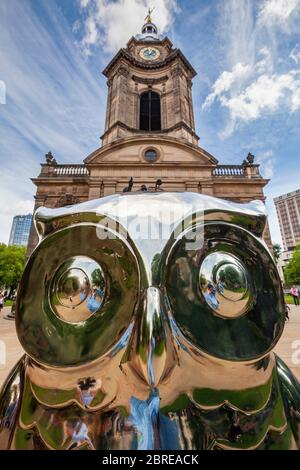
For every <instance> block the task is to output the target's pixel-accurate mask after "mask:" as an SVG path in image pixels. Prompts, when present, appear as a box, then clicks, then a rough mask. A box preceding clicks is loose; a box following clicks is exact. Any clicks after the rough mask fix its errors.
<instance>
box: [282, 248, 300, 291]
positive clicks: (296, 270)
mask: <svg viewBox="0 0 300 470" xmlns="http://www.w3.org/2000/svg"><path fill="white" fill-rule="evenodd" d="M284 277H285V282H286V284H288V285H293V284H300V245H298V246H297V247H296V248H295V250H294V253H293V256H292V259H291V261H290V262H289V264H288V265H287V266H286V268H285V270H284Z"/></svg>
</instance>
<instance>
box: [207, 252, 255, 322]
mask: <svg viewBox="0 0 300 470" xmlns="http://www.w3.org/2000/svg"><path fill="white" fill-rule="evenodd" d="M200 287H201V291H202V294H203V297H204V299H205V301H206V302H207V304H208V305H209V307H210V308H211V309H212V310H214V312H215V313H217V314H219V315H220V316H223V317H225V318H237V317H240V316H241V315H243V314H244V313H245V312H246V311H247V308H248V307H249V305H250V301H251V298H252V297H253V294H252V292H251V287H250V281H249V280H248V273H247V268H246V267H245V266H244V265H242V263H241V262H240V261H238V259H237V258H235V256H232V255H229V254H228V253H224V252H222V251H219V252H214V253H211V254H209V255H208V256H206V258H205V259H204V260H203V262H202V264H201V267H200Z"/></svg>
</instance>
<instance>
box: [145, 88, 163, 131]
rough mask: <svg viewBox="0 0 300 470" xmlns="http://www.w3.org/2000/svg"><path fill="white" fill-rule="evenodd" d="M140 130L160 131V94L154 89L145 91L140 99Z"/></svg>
mask: <svg viewBox="0 0 300 470" xmlns="http://www.w3.org/2000/svg"><path fill="white" fill-rule="evenodd" d="M140 130H141V131H160V130H161V117H160V96H159V94H158V93H155V92H154V91H146V92H145V93H143V94H142V95H141V99H140Z"/></svg>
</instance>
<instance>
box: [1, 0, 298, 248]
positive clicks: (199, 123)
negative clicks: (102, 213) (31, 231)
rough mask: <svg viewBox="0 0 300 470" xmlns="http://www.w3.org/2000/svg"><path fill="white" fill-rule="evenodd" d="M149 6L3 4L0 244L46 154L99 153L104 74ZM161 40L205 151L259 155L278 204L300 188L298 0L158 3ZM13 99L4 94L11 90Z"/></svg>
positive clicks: (85, 0) (65, 1)
mask: <svg viewBox="0 0 300 470" xmlns="http://www.w3.org/2000/svg"><path fill="white" fill-rule="evenodd" d="M148 5H149V2H148V1H146V0H145V1H144V0H114V1H108V0H1V2H0V103H1V104H0V163H1V183H0V198H1V207H0V241H2V242H5V243H7V242H8V238H9V231H10V226H11V222H12V217H13V215H16V214H17V213H26V212H28V211H30V210H32V207H33V194H34V192H35V187H34V185H33V184H32V183H31V181H30V178H31V177H35V176H37V175H38V173H39V164H40V163H41V162H43V161H44V155H45V153H47V152H48V151H49V150H51V151H52V152H53V154H54V155H55V157H56V159H57V160H58V162H59V163H72V162H82V160H83V159H84V158H85V157H86V156H87V155H88V154H89V153H90V152H92V151H93V150H95V149H96V148H97V147H99V145H100V139H99V138H100V136H101V134H102V131H103V127H104V115H105V106H106V80H105V78H104V77H103V76H102V75H101V70H103V68H104V67H105V65H106V64H107V63H108V61H109V60H110V59H111V57H112V55H113V54H114V53H115V52H116V51H117V50H118V48H120V47H123V46H124V45H125V44H126V42H127V41H128V40H129V38H130V37H131V36H132V35H134V34H137V33H139V32H140V28H141V26H142V23H143V19H144V17H145V11H146V7H147V6H148ZM150 5H151V6H155V12H154V14H153V19H154V21H155V22H156V24H157V25H158V26H159V29H160V32H163V33H165V34H167V35H168V36H169V37H170V39H171V40H172V41H173V43H174V46H175V47H179V48H181V49H182V51H183V52H184V54H185V55H186V56H187V58H188V59H189V60H190V62H191V63H192V65H193V66H194V68H195V69H196V70H197V71H198V76H197V77H196V79H195V81H194V87H193V98H194V111H195V117H196V127H197V132H198V134H199V135H200V138H201V140H200V145H201V147H203V148H205V149H206V150H207V151H208V152H210V153H212V154H213V155H214V156H215V157H216V158H217V159H218V160H219V161H220V163H241V162H242V160H243V159H244V158H245V156H246V155H247V154H248V152H249V151H251V152H252V153H253V154H255V155H256V156H257V160H258V161H259V162H260V163H261V172H262V174H263V175H264V176H265V177H267V178H271V182H270V184H269V185H268V187H267V188H266V191H265V193H266V195H267V197H268V202H267V207H268V211H269V214H270V226H271V232H272V237H273V240H274V241H277V242H278V241H279V242H280V241H281V239H280V233H279V228H278V222H277V218H276V213H275V210H274V205H273V202H272V199H273V197H275V196H278V195H280V194H283V193H286V192H289V191H292V190H295V189H298V188H299V187H300V181H299V180H300V0H213V1H212V0H177V1H176V0H151V2H150ZM5 91H6V93H5Z"/></svg>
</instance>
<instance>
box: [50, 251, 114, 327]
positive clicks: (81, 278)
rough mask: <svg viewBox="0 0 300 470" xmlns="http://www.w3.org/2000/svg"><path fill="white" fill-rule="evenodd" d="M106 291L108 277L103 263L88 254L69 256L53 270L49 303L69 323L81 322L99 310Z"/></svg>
mask: <svg viewBox="0 0 300 470" xmlns="http://www.w3.org/2000/svg"><path fill="white" fill-rule="evenodd" d="M104 295H105V277H104V272H103V269H102V267H101V266H100V264H98V263H97V262H96V261H94V260H93V259H91V258H89V257H86V256H77V257H73V258H69V259H67V260H66V261H64V262H63V263H62V265H61V266H60V267H59V268H58V270H57V271H56V273H55V274H54V277H53V280H52V283H51V289H50V305H51V307H52V309H53V311H54V313H55V314H56V315H57V316H58V317H59V318H60V319H61V320H63V321H66V322H68V323H80V322H82V321H85V320H87V319H88V318H90V317H91V316H92V315H93V314H94V313H96V312H98V311H99V310H100V308H101V306H102V304H103V300H104Z"/></svg>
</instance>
